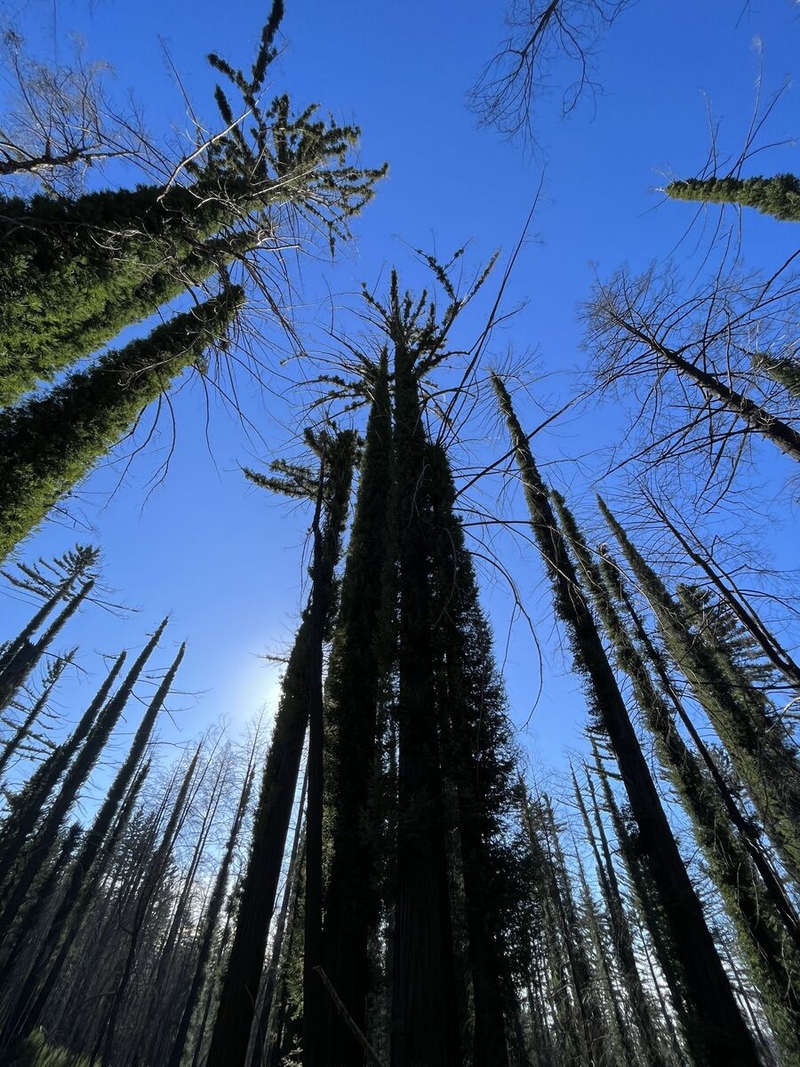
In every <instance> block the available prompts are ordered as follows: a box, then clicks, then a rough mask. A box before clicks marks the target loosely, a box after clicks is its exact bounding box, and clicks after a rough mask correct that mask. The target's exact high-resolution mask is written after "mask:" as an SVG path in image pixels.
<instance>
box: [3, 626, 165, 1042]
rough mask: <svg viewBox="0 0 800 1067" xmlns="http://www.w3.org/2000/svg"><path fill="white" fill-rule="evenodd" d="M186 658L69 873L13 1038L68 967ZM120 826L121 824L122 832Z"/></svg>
mask: <svg viewBox="0 0 800 1067" xmlns="http://www.w3.org/2000/svg"><path fill="white" fill-rule="evenodd" d="M184 652H185V646H183V645H181V647H180V649H179V650H178V654H177V656H176V657H175V659H174V660H173V662H172V664H171V666H170V668H169V669H168V670H167V672H166V674H165V675H164V678H163V679H162V681H161V683H160V684H159V686H158V688H157V690H156V692H155V694H154V695H153V697H152V699H151V700H150V702H149V704H148V706H147V708H146V710H145V713H144V715H143V717H142V720H141V722H140V723H139V726H138V728H137V730H136V733H135V734H134V737H133V741H132V742H131V746H130V748H129V750H128V753H127V755H126V757H125V759H124V761H123V763H122V766H121V767H120V768H119V770H118V771H117V773H116V775H115V777H114V780H113V782H112V783H111V786H110V788H109V790H108V792H107V794H106V796H105V799H104V800H103V803H102V804H101V806H100V809H99V811H98V812H97V814H96V816H95V818H94V820H93V822H92V826H91V828H90V829H89V831H88V833H87V834H86V837H85V839H84V841H83V843H82V845H81V848H80V849H79V851H78V855H77V856H76V858H75V860H74V861H73V864H72V866H71V868H70V871H69V872H68V875H67V886H66V890H65V893H64V896H63V898H62V900H61V903H60V904H59V907H58V909H57V911H56V913H55V915H54V916H53V918H52V920H51V921H50V923H49V929H48V930H47V932H46V935H45V937H44V940H43V943H42V946H41V949H40V951H39V953H38V955H37V959H36V960H35V962H34V964H33V966H32V968H31V970H30V972H29V973H28V975H27V977H26V979H25V980H24V982H22V984H21V986H20V988H19V990H18V991H17V992H16V996H15V998H14V1002H13V1006H12V1009H11V1011H10V1013H9V1021H8V1023H7V1028H6V1033H7V1036H9V1037H17V1036H19V1035H20V1034H21V1033H25V1032H27V1031H28V1030H30V1029H32V1028H33V1027H35V1025H36V1024H37V1022H38V1019H39V1016H40V1014H41V1012H42V1010H43V1008H44V1005H45V1003H46V1002H47V998H48V996H49V995H50V993H51V991H52V989H53V986H54V984H55V982H56V980H57V978H58V975H59V973H60V971H61V968H62V967H63V965H64V962H65V960H66V958H67V955H68V953H69V950H70V948H71V946H72V943H73V941H74V939H75V936H76V933H77V923H76V919H77V917H78V914H79V911H80V908H81V905H85V903H86V901H87V900H88V899H90V897H91V894H92V891H93V890H94V889H96V888H97V886H96V881H95V879H96V876H97V873H98V870H97V865H99V864H100V863H101V862H102V858H103V857H102V851H103V848H104V847H107V845H108V835H109V831H111V833H112V834H113V833H114V832H115V831H114V829H113V823H114V820H115V817H117V816H118V814H119V810H120V806H121V805H122V804H123V802H124V800H125V796H126V793H127V792H128V790H129V787H130V785H131V783H132V782H133V781H134V779H136V778H137V777H138V776H139V775H138V769H139V767H140V765H141V762H142V757H143V755H144V751H145V748H146V746H147V743H148V741H149V739H150V735H151V733H152V730H153V727H154V726H155V723H156V719H157V717H158V714H159V712H160V711H161V709H162V707H163V705H164V701H165V700H166V698H167V696H168V694H169V692H170V689H171V688H172V684H173V682H174V680H175V675H176V674H177V672H178V668H179V667H180V664H181V661H182V659H183V656H184ZM119 825H120V824H119V823H117V826H118V827H119ZM117 832H118V831H117Z"/></svg>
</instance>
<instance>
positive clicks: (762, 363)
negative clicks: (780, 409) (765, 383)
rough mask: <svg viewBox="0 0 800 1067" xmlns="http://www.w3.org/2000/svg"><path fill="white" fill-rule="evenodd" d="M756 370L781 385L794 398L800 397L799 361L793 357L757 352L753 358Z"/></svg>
mask: <svg viewBox="0 0 800 1067" xmlns="http://www.w3.org/2000/svg"><path fill="white" fill-rule="evenodd" d="M753 366H754V367H755V368H756V370H758V371H761V372H762V373H763V374H766V375H767V377H768V378H772V380H773V381H774V382H777V383H778V384H779V385H782V386H783V388H784V389H786V391H787V392H789V393H791V394H792V396H794V397H800V360H798V359H797V358H796V357H794V356H774V355H772V353H771V352H758V353H757V354H756V355H755V356H753Z"/></svg>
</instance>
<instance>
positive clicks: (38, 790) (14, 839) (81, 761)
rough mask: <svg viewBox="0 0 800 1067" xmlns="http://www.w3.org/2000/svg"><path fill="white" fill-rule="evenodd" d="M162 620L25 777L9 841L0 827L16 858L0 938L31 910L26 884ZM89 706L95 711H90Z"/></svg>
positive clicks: (117, 714)
mask: <svg viewBox="0 0 800 1067" xmlns="http://www.w3.org/2000/svg"><path fill="white" fill-rule="evenodd" d="M166 625H167V620H166V619H164V621H163V622H162V623H161V625H160V626H159V627H158V629H157V630H156V632H155V633H154V634H153V636H152V637H151V639H150V641H149V642H148V643H147V645H146V646H145V648H144V649H143V651H142V652H141V653H140V655H139V656H138V657H137V659H136V661H135V663H134V664H133V666H132V667H131V669H130V671H129V672H128V674H127V676H126V678H125V680H124V681H123V683H122V685H121V686H120V688H119V690H118V691H117V692H116V693H115V694H114V696H113V697H112V698H111V699H110V700H109V701H108V702H107V703H105V705H104V706H103V701H104V700H105V694H106V693H107V692H108V690H109V689H110V686H111V684H112V683H113V679H114V678H115V677H116V674H117V672H118V670H119V668H120V667H121V666H122V657H120V659H118V661H117V664H115V667H114V668H113V669H112V671H111V672H110V674H109V676H108V678H106V681H105V683H104V685H103V686H102V687H101V690H100V693H99V694H98V697H96V698H95V700H94V701H92V704H91V705H90V706H89V708H88V709H87V711H86V714H85V715H84V716H83V718H82V720H81V722H79V724H78V726H77V728H76V730H75V732H74V733H73V735H72V737H71V738H70V739H69V741H68V742H67V744H65V745H64V746H61V750H60V751H59V750H58V749H57V750H56V751H55V752H54V753H53V755H52V757H51V759H50V760H48V761H47V762H46V763H44V764H43V765H42V766H41V767H40V768H39V769H38V770H37V772H36V774H34V776H33V777H32V778H31V780H30V781H29V782H28V784H27V786H26V787H25V790H24V791H23V793H24V794H26V795H24V796H23V797H22V798H21V803H18V804H17V805H15V808H14V812H13V815H14V823H13V824H12V826H13V831H14V832H13V834H12V833H10V832H9V833H8V838H9V840H8V841H7V839H6V838H7V833H6V832H5V831H6V828H5V826H4V827H3V829H4V834H3V838H2V841H3V853H4V855H5V854H6V850H8V852H11V850H12V849H13V850H14V851H15V852H16V859H17V862H16V869H15V870H14V871H13V874H12V880H11V882H10V885H9V886H8V887H4V888H5V892H4V894H3V897H2V905H3V911H2V916H0V939H3V940H5V938H6V936H7V932H8V929H9V927H10V924H11V923H12V922H13V921H14V919H15V918H16V917H17V913H18V912H19V910H20V909H21V908H22V909H23V910H24V911H34V912H35V897H32V896H30V895H29V890H30V887H31V885H32V883H33V881H34V879H35V878H36V877H37V874H38V872H39V870H40V869H41V868H42V866H43V865H44V864H45V863H46V862H47V860H48V857H49V855H50V850H51V848H52V847H53V844H54V842H55V841H56V837H57V835H58V831H59V829H60V828H61V824H62V822H63V821H64V819H65V818H66V816H67V814H68V813H69V811H70V809H71V808H72V806H73V805H74V804H75V802H76V800H77V798H78V794H79V791H80V789H81V788H82V787H83V785H84V784H85V783H86V781H87V779H88V777H89V775H90V774H91V772H92V770H93V769H94V767H95V764H96V763H97V760H98V759H99V758H100V755H101V753H102V752H103V750H104V748H105V746H106V744H107V743H108V739H109V737H110V735H111V731H112V730H113V729H114V727H115V726H116V725H117V722H118V721H119V718H120V716H121V715H122V712H123V711H124V709H125V705H126V704H127V702H128V699H129V697H130V695H131V693H132V691H133V687H134V685H135V684H136V682H137V681H138V680H139V677H140V675H141V672H142V670H143V669H144V666H145V664H146V663H147V660H148V659H149V658H150V656H151V655H152V653H153V651H154V649H155V647H156V645H157V644H158V641H159V639H160V638H161V635H162V634H163V632H164V629H165V628H166ZM98 698H100V699H98ZM98 708H100V710H99V711H98V710H97V709H98ZM93 712H94V714H92V713H93ZM88 724H91V728H89V729H87V726H88ZM82 735H83V736H85V741H84V742H83V744H82V747H81V748H80V750H79V751H77V754H76V756H75V759H74V760H73V761H72V762H71V764H70V765H69V767H68V768H67V769H66V773H65V776H64V780H63V782H62V783H61V787H60V789H59V791H58V793H57V794H56V796H55V798H54V799H53V801H52V803H51V804H50V807H49V808H48V810H47V811H46V813H45V815H44V816H43V817H42V818H41V820H40V822H39V825H38V826H36V827H35V830H34V826H33V825H32V819H34V818H36V816H38V815H39V814H41V810H42V809H41V805H39V806H38V807H37V806H36V805H37V803H38V802H40V798H41V796H42V793H43V791H44V789H45V787H49V789H52V787H53V786H54V785H55V784H56V781H57V780H58V777H60V771H61V769H62V766H64V767H66V760H68V759H70V757H71V755H72V753H73V752H75V751H76V750H77V748H78V745H79V744H80V741H81V738H82ZM49 789H48V791H49ZM45 796H46V794H45ZM11 830H12V827H9V831H11ZM26 837H27V838H28V839H29V840H28V843H27V845H26V844H25V838H26ZM20 933H21V932H20Z"/></svg>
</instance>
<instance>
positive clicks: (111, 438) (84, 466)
mask: <svg viewBox="0 0 800 1067" xmlns="http://www.w3.org/2000/svg"><path fill="white" fill-rule="evenodd" d="M242 299H243V293H242V290H241V289H238V288H233V289H228V290H226V291H225V292H224V293H222V294H221V295H220V296H217V297H214V298H212V299H210V300H207V301H206V302H205V303H204V304H201V305H199V307H197V308H195V309H194V310H192V311H189V312H186V313H185V314H183V315H178V316H176V317H175V318H174V319H172V320H171V321H170V322H168V323H166V324H164V325H162V326H158V327H156V329H154V330H153V332H152V333H151V334H150V336H149V337H147V338H144V339H143V340H140V341H132V342H131V343H130V344H128V345H126V346H125V347H124V348H122V349H120V350H119V351H111V352H108V353H106V354H105V355H103V356H101V357H100V359H99V360H97V362H96V363H95V364H94V365H93V366H91V367H90V368H89V369H88V370H85V371H78V372H76V373H74V374H72V375H70V377H69V378H67V380H66V381H65V382H64V383H63V384H61V385H57V386H54V387H53V389H51V390H50V392H49V393H48V394H47V395H46V396H45V397H43V398H41V399H39V398H33V399H30V400H28V401H26V402H25V403H23V404H20V405H19V406H17V407H15V408H10V409H7V410H6V411H4V412H2V413H0V559H2V558H3V557H5V556H6V555H8V553H9V552H10V551H11V549H12V548H14V546H15V545H16V544H17V543H18V542H19V541H21V540H22V539H23V538H25V537H27V536H28V534H30V533H31V532H32V531H33V530H34V529H36V527H38V526H39V524H40V523H41V522H42V520H43V519H44V518H45V516H46V515H47V512H48V511H49V510H50V508H51V507H53V505H54V504H56V503H57V502H58V501H59V500H60V499H61V498H62V497H63V496H64V495H65V494H67V493H69V492H70V491H71V490H72V489H73V488H74V486H75V485H76V484H77V483H78V482H79V481H80V480H81V479H82V478H83V477H84V476H85V475H86V474H87V473H88V472H89V470H90V469H91V467H92V466H93V464H94V463H95V462H96V461H97V460H98V459H99V458H100V457H101V456H103V455H104V454H105V453H106V452H107V451H108V450H109V449H110V448H112V447H113V446H114V445H115V444H116V443H117V441H118V440H119V439H120V438H121V437H122V435H123V434H124V433H125V432H126V431H127V430H128V429H129V428H130V426H131V425H132V424H133V423H134V421H135V420H136V417H137V416H138V415H139V413H140V412H141V410H142V409H143V408H144V407H146V406H147V405H148V404H149V403H151V401H153V400H155V399H156V397H158V396H159V395H160V394H161V392H162V390H163V389H164V388H165V387H166V386H168V385H169V384H170V383H171V382H172V381H173V380H174V379H175V378H177V376H178V375H179V374H180V373H181V372H182V371H183V370H185V368H186V367H188V366H189V365H190V364H192V363H194V362H196V361H197V360H199V359H200V357H201V356H202V354H203V352H204V351H205V350H206V349H207V348H208V347H209V346H210V345H212V344H215V343H217V342H219V341H220V340H221V339H222V338H224V336H225V334H226V331H227V329H228V327H229V326H230V323H231V321H232V320H233V317H234V315H235V314H236V311H237V309H238V307H239V306H240V304H241V302H242Z"/></svg>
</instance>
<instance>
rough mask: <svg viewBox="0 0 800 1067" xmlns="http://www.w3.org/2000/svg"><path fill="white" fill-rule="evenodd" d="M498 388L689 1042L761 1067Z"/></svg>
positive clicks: (699, 1053)
mask: <svg viewBox="0 0 800 1067" xmlns="http://www.w3.org/2000/svg"><path fill="white" fill-rule="evenodd" d="M493 383H494V386H495V391H496V392H497V395H498V399H499V401H500V406H501V410H502V412H503V414H504V416H505V418H506V422H507V423H508V428H509V432H510V434H511V440H512V445H513V447H514V451H515V455H516V459H517V462H518V464H519V467H520V471H521V474H522V478H523V485H524V490H525V497H526V500H527V503H528V507H529V509H530V513H531V525H532V527H533V531H534V534H535V536H536V539H537V542H538V544H539V549H540V551H541V553H542V556H543V558H544V560H545V563H546V566H547V570H548V572H549V575H550V577H551V580H552V583H553V587H554V591H555V601H556V610H557V612H558V614H559V615H560V616H561V618H562V619H563V621H564V622H565V624H566V625H567V627H568V631H569V633H570V636H571V644H572V649H573V653H574V656H575V662H576V666H577V667H578V669H579V671H580V672H581V674H583V676H584V677H585V678H586V680H587V686H588V695H589V698H590V700H591V701H592V703H593V704H594V708H595V711H596V714H597V715H598V717H599V719H600V720H601V721H602V724H603V727H604V729H605V730H606V732H607V734H608V736H609V738H610V740H611V744H612V746H613V749H614V753H615V755H616V758H617V762H618V764H619V768H620V773H621V776H622V780H623V783H624V785H625V789H626V792H627V794H628V799H629V802H630V805H631V810H632V812H633V815H634V818H635V819H636V822H637V824H638V827H639V832H640V838H639V839H640V842H641V846H642V848H643V849H644V851H645V854H646V856H647V859H648V862H649V865H650V869H651V871H652V874H653V878H654V880H655V883H656V886H657V888H658V893H659V900H660V906H661V907H662V908H663V911H664V915H665V917H666V919H667V921H668V923H669V929H670V934H671V940H672V948H673V951H674V953H675V959H676V961H677V962H678V965H679V967H680V970H681V978H682V981H683V984H684V985H685V988H686V993H687V1004H688V1010H689V1012H690V1013H691V1016H692V1019H691V1024H690V1026H689V1028H688V1031H687V1035H686V1037H687V1041H688V1042H689V1046H690V1049H691V1054H692V1058H693V1061H694V1062H695V1063H696V1064H697V1065H700V1064H709V1065H710V1064H714V1063H717V1062H719V1056H720V1055H721V1054H722V1053H724V1055H725V1056H726V1057H728V1062H729V1063H730V1064H737V1065H738V1064H741V1065H742V1067H745V1065H748V1067H749V1065H756V1064H758V1055H757V1053H756V1049H755V1046H754V1044H753V1041H752V1038H751V1036H750V1032H749V1030H748V1029H747V1026H746V1025H745V1023H744V1020H743V1019H742V1015H741V1012H740V1011H739V1007H738V1004H737V1002H736V998H735V996H734V993H733V990H732V988H731V985H730V981H729V980H728V976H727V974H726V973H725V969H724V968H723V966H722V962H721V960H720V958H719V955H718V953H717V951H716V946H715V944H714V939H713V937H712V935H711V933H710V931H709V929H708V926H707V925H706V921H705V916H704V915H703V909H702V906H701V904H700V901H699V899H698V897H697V894H696V892H695V890H694V887H693V885H692V883H691V880H690V878H689V875H688V873H687V871H686V868H685V866H684V863H683V860H682V859H681V856H680V853H679V851H678V846H677V844H676V842H675V838H674V836H673V834H672V831H671V829H670V826H669V823H668V821H667V818H666V815H665V814H664V810H663V808H662V806H661V801H660V799H659V796H658V792H657V790H656V787H655V783H654V782H653V779H652V776H651V774H650V769H649V767H648V765H647V760H646V759H645V757H644V754H643V752H642V750H641V747H640V745H639V742H638V739H637V737H636V734H635V732H634V729H633V726H632V724H631V721H630V718H629V716H628V711H627V708H626V707H625V703H624V701H623V699H622V695H621V694H620V691H619V687H618V686H617V682H616V678H615V677H614V673H613V671H612V669H611V666H610V664H609V662H608V659H607V657H606V654H605V650H604V649H603V645H602V642H601V641H600V637H599V634H598V632H597V628H596V626H595V623H594V619H593V618H592V615H591V613H590V611H589V608H588V606H587V603H586V599H585V596H584V593H583V591H582V588H581V586H580V584H579V582H578V579H577V575H576V572H575V568H574V567H573V565H572V562H571V560H570V558H569V555H568V553H567V550H566V545H565V543H564V538H563V536H562V534H561V533H560V531H559V529H558V526H557V524H556V519H555V516H554V515H553V511H552V508H551V506H550V502H549V499H548V495H547V490H546V489H545V487H544V483H543V482H542V480H541V477H540V475H539V472H538V470H537V467H536V464H535V462H534V459H533V456H532V454H531V451H530V448H529V446H528V443H527V439H526V438H525V435H524V434H523V432H522V429H521V427H520V425H519V422H518V421H517V419H516V416H515V415H514V411H513V408H512V406H511V399H510V397H509V395H508V393H507V391H506V389H505V386H504V385H503V383H502V381H501V380H500V379H499V378H498V377H497V376H493Z"/></svg>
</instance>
